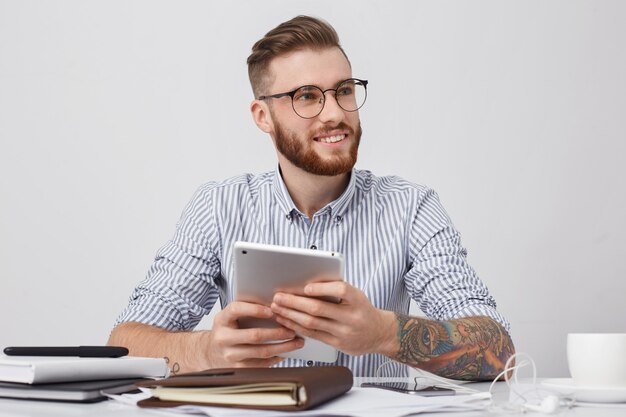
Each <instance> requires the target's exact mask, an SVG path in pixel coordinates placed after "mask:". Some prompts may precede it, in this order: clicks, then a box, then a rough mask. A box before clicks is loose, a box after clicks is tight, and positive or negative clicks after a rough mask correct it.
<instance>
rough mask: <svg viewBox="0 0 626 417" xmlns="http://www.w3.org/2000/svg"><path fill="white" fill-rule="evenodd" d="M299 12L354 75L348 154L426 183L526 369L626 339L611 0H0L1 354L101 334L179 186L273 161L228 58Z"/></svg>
mask: <svg viewBox="0 0 626 417" xmlns="http://www.w3.org/2000/svg"><path fill="white" fill-rule="evenodd" d="M302 13H304V14H312V15H316V16H320V17H323V18H325V19H327V20H328V21H330V22H331V23H332V24H333V25H334V26H335V27H336V29H337V30H338V32H339V34H340V36H341V38H342V41H343V45H344V47H345V49H346V50H347V52H348V54H349V55H350V58H351V60H352V64H353V68H354V74H355V76H358V77H362V78H366V79H368V80H370V89H369V93H370V94H369V98H368V102H367V104H366V106H365V108H364V109H363V110H362V112H361V119H362V123H363V128H364V135H363V144H362V149H361V154H360V159H359V163H358V166H359V167H361V168H368V169H371V170H373V171H374V172H375V173H377V174H381V175H382V174H398V175H401V176H404V177H406V178H408V179H410V180H413V181H415V182H419V183H424V184H428V185H430V186H432V187H434V188H435V189H436V190H438V191H439V194H440V197H441V199H442V201H443V203H444V205H445V206H446V208H447V209H448V211H449V213H450V214H451V216H452V218H453V220H454V221H455V224H456V226H457V227H458V228H459V229H460V230H461V232H462V234H463V239H464V244H465V245H466V246H467V247H468V249H469V259H470V261H471V263H472V264H473V265H474V266H475V268H476V269H477V271H478V272H479V274H480V275H481V277H482V278H483V279H484V281H485V282H486V283H487V284H488V286H489V288H490V289H491V291H492V293H493V295H494V296H495V297H496V299H497V300H498V302H499V306H500V310H501V311H502V312H503V313H504V314H505V315H506V316H507V317H508V318H509V319H510V321H511V323H512V329H513V336H514V339H515V342H516V345H517V347H518V349H519V350H522V351H526V352H528V353H530V354H532V355H533V356H534V357H535V358H536V360H537V364H538V367H539V373H540V375H543V376H558V375H566V374H567V368H566V362H565V359H564V352H565V335H566V334H567V333H568V332H574V331H598V332H599V331H602V332H605V331H606V332H608V331H619V332H626V320H625V319H624V317H626V303H624V301H623V296H624V294H625V293H626V284H625V278H626V267H625V264H624V262H623V259H624V253H625V252H626V239H624V235H626V223H625V216H624V212H625V211H626V198H625V197H626V196H625V194H626V193H625V189H626V187H625V186H624V185H625V184H624V183H625V181H624V177H625V175H626V168H625V167H624V154H625V147H626V145H625V140H624V139H625V136H626V135H625V132H626V117H625V115H626V77H625V74H626V25H624V21H626V3H625V2H620V1H597V0H588V1H566V0H563V1H499V0H494V1H435V0H433V1H395V2H391V1H379V2H365V1H343V2H337V1H320V0H316V1H300V2H293V1H268V0H265V1H249V2H241V1H223V2H213V1H154V0H146V1H126V0H124V1H121V0H120V1H110V0H109V1H89V2H86V1H78V0H77V1H40V2H37V1H23V0H13V1H11V0H0V199H1V203H0V280H1V281H0V282H1V287H0V329H1V331H0V346H6V345H12V344H99V343H104V342H106V339H107V337H108V333H109V331H110V328H111V325H112V323H113V321H114V319H115V317H116V316H117V314H118V313H119V312H120V311H121V310H122V308H123V307H124V305H125V304H126V301H127V298H128V296H129V295H130V292H131V290H132V288H133V287H134V285H135V284H136V283H137V282H138V281H140V280H141V279H142V278H143V276H144V274H145V272H146V271H147V268H148V267H149V265H150V262H151V259H152V257H153V255H154V253H155V252H156V250H157V249H158V247H159V246H160V245H162V244H163V243H164V242H165V241H166V240H167V239H168V238H169V237H170V236H171V234H172V233H173V230H174V225H175V223H176V221H177V220H178V216H179V214H180V212H181V210H182V208H183V206H184V205H185V203H186V202H187V201H188V199H189V198H190V197H191V195H192V193H193V191H194V190H195V189H196V187H197V186H199V185H200V184H202V183H203V182H206V181H208V180H217V179H224V178H227V177H229V176H232V175H235V174H238V173H242V172H261V171H265V170H269V169H272V168H273V166H274V163H275V156H274V153H273V149H272V146H271V143H270V141H269V140H268V138H267V137H266V136H264V134H262V133H261V132H260V131H258V130H257V129H256V127H255V126H254V125H253V123H252V121H251V118H250V116H249V114H248V105H249V103H250V101H251V92H250V89H249V86H248V82H247V73H246V66H245V59H246V57H247V55H248V53H249V51H250V47H251V45H252V43H253V42H254V41H256V40H257V39H258V38H260V37H261V36H262V35H263V34H264V33H265V32H266V31H267V30H269V29H270V28H272V27H274V26H275V25H276V24H278V23H279V22H281V21H283V20H286V19H288V18H291V17H293V16H294V15H296V14H302ZM203 325H205V326H206V322H203Z"/></svg>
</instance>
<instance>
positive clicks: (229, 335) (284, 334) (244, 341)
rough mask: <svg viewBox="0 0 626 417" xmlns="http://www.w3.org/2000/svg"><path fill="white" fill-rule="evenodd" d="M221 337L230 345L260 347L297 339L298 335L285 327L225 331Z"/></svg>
mask: <svg viewBox="0 0 626 417" xmlns="http://www.w3.org/2000/svg"><path fill="white" fill-rule="evenodd" d="M221 337H222V338H223V339H224V340H228V344H230V345H258V344H262V343H268V342H270V343H271V342H275V341H277V340H291V339H293V338H294V337H296V333H295V332H294V331H293V330H290V329H288V328H285V327H276V328H271V329H266V328H258V327H257V328H252V329H224V330H223V331H222V332H221Z"/></svg>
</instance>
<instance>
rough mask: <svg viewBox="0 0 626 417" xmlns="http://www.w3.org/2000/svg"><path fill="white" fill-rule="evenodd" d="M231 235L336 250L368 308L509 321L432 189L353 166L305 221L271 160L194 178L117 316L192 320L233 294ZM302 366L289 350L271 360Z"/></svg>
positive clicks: (168, 325) (373, 359) (374, 361)
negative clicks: (250, 168) (244, 170)
mask: <svg viewBox="0 0 626 417" xmlns="http://www.w3.org/2000/svg"><path fill="white" fill-rule="evenodd" d="M237 240H243V241H248V242H258V243H267V244H275V245H283V246H291V247H298V248H310V247H316V248H318V249H320V250H325V251H332V252H340V253H342V254H343V256H344V258H345V276H344V279H345V280H346V281H347V282H349V283H350V284H352V285H354V286H355V287H357V288H360V289H361V290H362V291H363V292H364V293H365V294H366V295H367V296H368V297H369V299H370V300H371V302H372V304H373V305H374V306H375V307H377V308H381V309H385V310H391V311H397V312H401V313H408V311H409V301H410V299H411V298H412V299H413V300H415V301H416V303H417V305H418V306H419V307H420V308H421V310H422V311H423V312H424V313H425V315H426V316H427V317H429V318H432V319H436V320H448V319H452V318H459V317H467V316H476V315H484V316H489V317H491V318H493V319H495V320H496V321H497V322H499V323H500V324H502V325H503V326H504V327H505V328H506V329H507V330H509V324H508V322H507V321H506V319H505V318H504V317H503V316H502V315H500V314H499V313H498V311H496V303H495V301H494V299H493V298H492V297H491V295H490V294H489V292H488V290H487V287H486V286H485V285H484V283H483V282H482V281H481V280H480V279H479V278H478V277H477V275H476V273H475V272H474V270H473V269H472V268H471V267H470V266H469V265H468V263H467V260H466V255H467V252H466V250H465V249H464V248H463V247H462V246H461V239H460V236H459V233H458V232H457V231H456V229H455V228H454V226H453V225H452V222H451V221H450V218H449V217H448V215H447V214H446V212H445V210H444V209H443V207H442V206H441V203H440V202H439V199H438V197H437V194H436V193H435V192H434V191H433V190H432V189H429V188H427V187H424V186H420V185H416V184H412V183H410V182H408V181H406V180H403V179H401V178H398V177H393V176H386V177H376V176H374V175H373V174H372V173H371V172H369V171H363V170H353V171H352V175H351V177H350V183H349V185H348V187H347V188H346V190H345V191H344V192H343V194H342V195H341V196H340V197H339V198H338V199H336V200H335V201H333V202H331V203H329V204H328V205H327V206H325V207H324V208H322V209H321V210H319V211H318V212H317V213H315V215H314V216H313V220H312V221H310V222H309V219H308V218H307V216H306V215H304V214H303V213H301V212H300V211H299V210H298V209H297V208H296V206H295V204H294V203H293V201H292V199H291V197H290V195H289V192H288V191H287V188H286V186H285V184H284V182H283V180H282V178H281V175H280V173H279V170H278V169H276V170H275V171H273V172H268V173H264V174H260V175H251V174H247V175H242V176H238V177H234V178H231V179H228V180H226V181H223V182H211V183H208V184H205V185H204V186H202V187H200V188H199V189H198V191H197V192H196V194H195V195H194V197H193V198H192V200H191V202H190V203H189V204H188V205H187V207H186V208H185V210H184V212H183V214H182V216H181V219H180V221H179V223H178V225H177V227H176V233H175V235H174V237H173V238H172V239H171V240H170V241H168V242H167V243H166V244H165V246H163V247H162V248H161V249H160V250H159V251H158V253H157V255H156V259H155V260H154V263H153V264H152V266H151V268H150V270H149V272H148V274H147V277H146V278H145V279H144V280H143V281H142V282H141V283H140V284H139V285H138V286H137V288H136V289H135V290H134V292H133V294H132V296H131V298H130V302H129V304H128V307H127V308H126V309H125V310H124V311H123V312H122V314H121V315H120V316H119V318H118V320H117V322H116V325H117V324H119V323H121V322H127V321H136V322H141V323H146V324H150V325H154V326H158V327H161V328H164V329H168V330H191V329H193V328H194V327H195V326H196V325H197V324H198V322H199V321H200V320H201V319H202V317H203V316H205V315H206V314H208V313H209V312H210V311H211V309H212V307H213V305H214V304H215V302H216V300H217V298H218V297H219V298H220V301H221V303H222V306H225V305H227V304H228V303H230V302H231V301H232V300H233V287H232V282H233V243H234V242H235V241H237ZM387 360H388V358H386V357H385V356H383V355H378V354H370V355H361V356H350V355H346V354H343V353H339V358H338V361H337V364H338V365H344V366H347V367H349V368H350V369H352V372H353V373H354V375H355V376H373V375H374V374H375V372H376V370H377V368H378V367H379V366H380V365H381V364H382V363H384V362H386V361H387ZM302 365H305V364H304V362H303V361H299V360H295V359H288V360H285V361H283V362H281V364H280V366H302ZM309 365H310V364H309ZM404 374H406V367H404V366H402V365H398V364H395V365H392V366H391V367H385V375H404Z"/></svg>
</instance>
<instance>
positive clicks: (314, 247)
mask: <svg viewBox="0 0 626 417" xmlns="http://www.w3.org/2000/svg"><path fill="white" fill-rule="evenodd" d="M311 249H317V246H315V245H311ZM311 363H312V362H311Z"/></svg>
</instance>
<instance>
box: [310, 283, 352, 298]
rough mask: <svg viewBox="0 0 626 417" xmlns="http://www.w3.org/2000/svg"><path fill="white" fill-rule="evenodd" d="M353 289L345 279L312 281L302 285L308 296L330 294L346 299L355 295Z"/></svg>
mask: <svg viewBox="0 0 626 417" xmlns="http://www.w3.org/2000/svg"><path fill="white" fill-rule="evenodd" d="M355 290H356V288H355V287H353V286H352V285H350V284H348V283H347V282H345V281H324V282H312V283H310V284H307V285H306V286H305V287H304V293H305V294H306V295H307V296H309V297H323V296H330V297H335V298H339V299H340V300H347V301H352V299H353V298H354V297H355Z"/></svg>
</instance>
